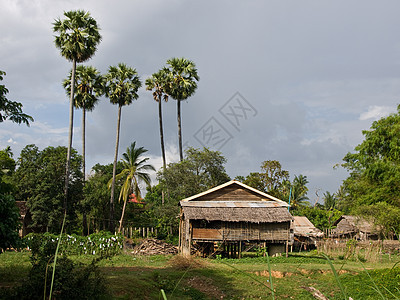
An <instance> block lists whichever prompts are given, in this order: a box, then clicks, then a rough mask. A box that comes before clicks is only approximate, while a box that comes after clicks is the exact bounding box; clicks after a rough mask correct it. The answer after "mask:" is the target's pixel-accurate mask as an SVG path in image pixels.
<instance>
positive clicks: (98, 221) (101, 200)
mask: <svg viewBox="0 0 400 300" xmlns="http://www.w3.org/2000/svg"><path fill="white" fill-rule="evenodd" d="M122 169H123V167H122V163H121V162H118V163H117V168H116V171H117V172H118V173H120V172H121V171H122ZM92 172H93V174H92V175H90V176H89V177H88V179H87V181H86V183H85V186H84V188H83V192H84V200H83V201H82V208H83V209H84V210H86V211H87V213H88V217H89V226H91V227H90V229H91V231H94V230H106V229H107V228H108V220H109V219H108V218H109V213H110V212H109V202H110V191H109V190H108V188H107V183H108V182H109V181H110V179H111V178H112V173H113V165H112V164H108V165H100V164H96V165H94V166H93V167H92ZM120 186H121V183H120V182H117V189H118V188H120ZM115 210H116V213H117V214H120V212H121V205H120V204H118V203H117V205H116V207H115Z"/></svg>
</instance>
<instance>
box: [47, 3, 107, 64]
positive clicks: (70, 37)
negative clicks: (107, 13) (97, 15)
mask: <svg viewBox="0 0 400 300" xmlns="http://www.w3.org/2000/svg"><path fill="white" fill-rule="evenodd" d="M64 16H65V17H66V18H65V19H64V20H61V19H60V18H58V19H56V21H55V22H54V23H53V31H54V32H55V33H56V34H58V35H56V36H55V40H54V42H55V45H56V47H57V48H59V49H60V51H61V55H62V56H64V57H65V58H66V59H68V60H70V61H73V60H75V61H76V62H78V63H81V62H84V61H86V60H88V59H89V58H91V57H92V56H93V54H94V53H95V52H96V50H97V45H98V44H99V43H100V41H101V35H100V33H99V28H98V25H97V22H96V20H95V19H93V18H92V17H91V16H90V13H89V12H85V11H83V10H75V11H68V12H64Z"/></svg>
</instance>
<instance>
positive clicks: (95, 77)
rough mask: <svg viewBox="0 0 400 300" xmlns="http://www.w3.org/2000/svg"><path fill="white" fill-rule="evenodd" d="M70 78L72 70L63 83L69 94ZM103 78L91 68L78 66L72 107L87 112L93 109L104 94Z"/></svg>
mask: <svg viewBox="0 0 400 300" xmlns="http://www.w3.org/2000/svg"><path fill="white" fill-rule="evenodd" d="M71 77H72V70H71V71H70V73H69V75H68V78H66V79H65V80H64V81H63V86H64V88H65V91H66V92H67V94H68V95H69V96H70V94H71ZM103 81H104V78H103V76H101V74H100V72H99V71H98V70H97V69H96V68H95V67H92V66H83V65H79V66H77V67H76V74H75V85H76V92H75V95H74V106H75V107H76V108H81V109H84V110H87V111H91V110H93V109H94V107H95V105H96V103H97V102H98V101H99V97H100V96H101V95H102V94H103V92H104V85H103Z"/></svg>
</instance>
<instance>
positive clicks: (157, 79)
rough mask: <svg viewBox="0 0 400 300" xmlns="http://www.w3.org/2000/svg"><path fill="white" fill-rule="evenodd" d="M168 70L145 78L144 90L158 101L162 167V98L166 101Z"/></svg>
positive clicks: (164, 160)
mask: <svg viewBox="0 0 400 300" xmlns="http://www.w3.org/2000/svg"><path fill="white" fill-rule="evenodd" d="M167 76H168V70H166V69H165V68H164V69H161V70H160V71H158V72H157V73H154V74H153V75H151V77H150V78H147V79H146V90H148V91H152V90H154V91H153V98H154V100H155V101H156V102H158V120H159V125H160V141H161V154H162V159H163V168H164V170H165V169H166V168H167V162H166V159H165V147H164V130H163V121H162V109H161V103H162V100H164V101H165V102H168V94H166V84H167Z"/></svg>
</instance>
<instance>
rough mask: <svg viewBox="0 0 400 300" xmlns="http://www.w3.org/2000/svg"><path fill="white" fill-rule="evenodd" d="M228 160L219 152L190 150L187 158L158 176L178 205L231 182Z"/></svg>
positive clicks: (187, 152) (172, 164)
mask: <svg viewBox="0 0 400 300" xmlns="http://www.w3.org/2000/svg"><path fill="white" fill-rule="evenodd" d="M225 163H226V158H225V157H224V156H223V155H222V154H221V152H219V151H212V150H209V149H207V148H204V149H203V150H200V149H195V148H188V149H187V150H186V158H185V159H184V160H182V161H180V162H178V163H170V164H168V166H167V169H166V170H165V171H164V172H162V173H160V172H159V174H158V177H159V180H160V182H161V184H162V185H164V186H165V187H166V188H167V189H168V192H169V194H170V199H171V200H172V201H173V202H174V205H177V203H178V202H179V200H181V199H183V198H185V197H189V196H193V195H195V194H198V193H201V192H203V191H206V190H208V189H210V188H212V187H215V186H217V185H220V184H222V183H225V182H227V181H229V180H230V178H229V176H228V175H227V173H226V171H225V166H224V164H225Z"/></svg>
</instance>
